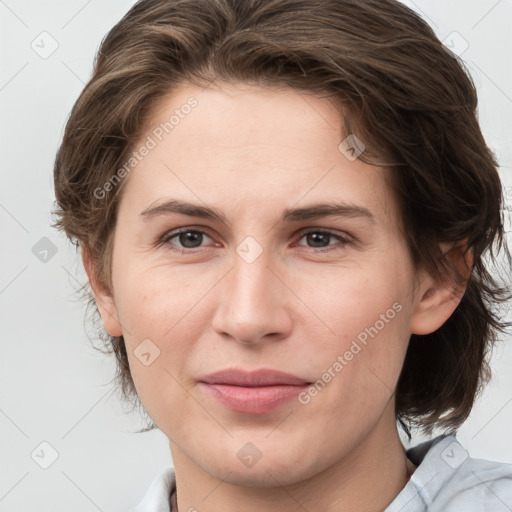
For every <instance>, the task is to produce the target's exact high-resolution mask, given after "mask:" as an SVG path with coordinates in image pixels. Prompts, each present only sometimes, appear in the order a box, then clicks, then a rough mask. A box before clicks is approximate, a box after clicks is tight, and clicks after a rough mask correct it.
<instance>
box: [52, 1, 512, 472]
mask: <svg viewBox="0 0 512 512" xmlns="http://www.w3.org/2000/svg"><path fill="white" fill-rule="evenodd" d="M304 34H307V37H304ZM425 69H429V70H430V72H429V73H428V74H425ZM476 109H477V96H476V92H475V88H474V86H473V84H472V82H471V79H470V77H469V76H468V74H467V73H466V71H465V69H464V66H463V64H462V63H461V62H460V60H458V59H457V58H456V57H455V56H454V55H453V54H451V53H449V52H448V50H446V49H445V48H444V47H443V45H442V44H441V43H440V41H439V40H438V39H437V37H436V36H435V34H434V33H433V31H432V30H431V29H430V28H429V27H428V25H427V24H426V23H425V22H424V21H423V20H421V18H419V17H418V16H417V15H416V14H415V13H414V12H413V11H411V10H410V9H408V8H407V7H405V6H404V5H402V4H400V3H398V2H395V1H390V0H386V1H381V0H379V1H377V0H367V1H364V2H361V1H355V0H353V1H352V0H348V1H343V2H341V1H326V0H324V1H318V0H305V1H296V0H290V1H287V0H286V1H283V0H276V1H270V2H269V1H265V2H263V1H248V2H240V1H236V0H208V1H197V0H194V1H190V0H183V1H178V0H177V1H173V2H168V1H162V0H161V1H155V0H153V1H141V2H138V3H136V4H135V5H134V6H133V7H132V8H131V10H130V11H129V12H128V13H127V14H126V16H125V17H124V18H123V19H122V20H121V21H120V22H119V23H118V24H117V25H116V26H115V27H114V28H113V29H112V30H111V31H110V32H109V34H108V35H107V36H106V38H105V39H104V40H103V42H102V44H101V47H100V50H99V52H98V54H97V58H96V61H95V67H94V72H93V76H92V78H91V80H90V81H89V83H88V84H87V85H86V87H85V88H84V90H83V92H82V94H81V95H80V97H79V99H78V100H77V102H76V104H75V106H74V108H73V111H72V113H71V116H70V118H69V120H68V123H67V126H66V130H65V134H64V137H63V141H62V145H61V147H60V149H59V152H58V155H57V158H56V162H55V191H56V198H57V208H56V214H57V215H58V220H57V221H56V226H57V227H59V228H60V229H63V230H64V231H65V232H66V234H67V235H68V236H69V238H70V239H71V240H72V241H73V242H75V243H76V244H77V246H79V247H80V249H81V254H82V257H83V261H84V265H85V268H86V270H87V273H88V276H89V281H90V285H91V288H90V291H91V292H92V294H91V295H90V298H91V305H92V306H93V308H94V311H95V312H96V313H97V314H99V315H100V317H101V320H102V324H103V326H102V329H104V333H106V342H107V346H108V347H109V349H110V350H112V351H113V352H114V354H115V357H116V360H117V364H118V372H117V379H118V382H119V385H120V389H122V391H123V393H124V396H125V398H126V399H133V400H134V401H135V403H139V401H140V402H141V403H142V405H143V406H144V408H145V410H146V411H147V412H148V414H149V416H150V418H151V419H152V421H153V423H152V425H151V427H154V426H155V425H156V426H158V427H159V428H160V429H161V430H162V431H163V432H164V433H165V434H166V435H167V436H168V437H169V439H171V440H174V441H175V442H176V444H177V445H179V446H181V448H182V449H183V450H184V451H185V452H187V453H188V454H189V456H190V457H191V458H192V459H197V460H199V459H201V460H202V462H201V463H202V464H204V466H205V467H209V468H210V469H211V471H212V472H215V471H216V468H217V470H219V471H220V469H219V463H220V461H221V460H222V459H223V456H222V454H223V453H225V452H226V450H232V451H233V453H236V450H237V448H236V447H240V445H241V444H240V441H241V440H246V441H249V440H253V441H254V442H255V444H256V445H257V446H258V448H259V449H260V451H261V452H263V453H264V454H267V455H266V456H267V460H268V461H269V463H271V464H272V465H273V467H275V466H276V465H280V464H281V465H284V464H285V461H286V464H287V465H288V464H292V465H293V462H295V460H294V458H293V457H296V455H293V454H296V450H297V447H298V446H302V447H304V446H307V447H308V448H307V449H305V455H304V452H303V453H302V455H301V457H302V460H303V461H305V462H306V464H305V465H306V466H308V467H309V468H313V467H315V468H316V469H317V470H321V469H322V467H326V466H327V465H328V464H330V463H332V462H333V461H334V460H336V458H339V457H341V456H343V454H345V453H348V452H349V450H350V447H352V446H354V445H355V444H357V443H358V441H359V440H360V439H361V437H362V436H364V435H365V434H367V433H368V432H370V431H371V429H372V428H374V427H375V426H376V425H377V424H378V423H379V422H380V421H381V418H383V417H385V418H387V419H388V422H389V421H391V422H396V421H398V422H399V423H400V424H401V425H402V427H403V428H404V429H405V430H406V431H407V432H409V429H410V427H411V426H413V427H419V428H420V429H422V430H423V431H424V432H427V433H428V432H431V431H432V429H434V428H436V427H438V428H441V429H444V430H455V429H457V428H458V426H459V425H460V424H461V423H462V422H463V421H464V420H465V419H466V418H467V416H468V415H469V413H470V411H471V408H472V405H473V403H474V400H475V397H476V396H477V394H478V392H479V390H480V389H481V387H482V385H483V384H484V383H485V382H486V380H487V379H488V378H489V370H488V365H487V357H488V353H489V350H490V348H491V347H492V344H493V342H494V341H495V340H496V337H497V333H498V332H499V331H500V330H502V329H503V327H504V323H503V322H502V321H501V320H500V319H499V318H498V317H497V316H496V314H495V312H494V310H493V305H494V304H497V303H499V302H500V301H503V300H505V299H507V295H506V291H505V289H504V288H502V287H500V285H499V283H497V282H496V281H495V280H494V278H493V277H492V275H491V274H490V272H489V265H490V264H491V263H492V261H494V257H495V256H496V253H497V251H499V250H500V249H503V251H504V253H505V254H506V255H507V256H508V250H507V248H506V245H505V241H504V239H503V219H502V213H501V212H502V210H501V205H502V187H501V183H500V179H499V175H498V172H497V162H496V161H495V159H494V157H493V155H492V153H491V151H490V150H489V148H488V147H487V145H486V143H485V141H484V139H483V136H482V133H481V130H480V127H479V125H478V120H477V117H476ZM181 203H188V205H185V206H184V205H183V204H181ZM334 204H337V205H338V206H339V205H340V204H341V205H342V207H341V208H338V210H337V214H336V215H326V212H325V211H324V212H323V214H322V216H320V215H319V214H318V211H317V212H314V211H313V209H314V208H313V206H315V207H316V209H317V210H318V209H319V207H318V205H323V210H325V209H326V208H325V206H326V205H328V206H329V207H332V205H334ZM163 205H165V206H163ZM185 228H186V229H185ZM180 232H184V233H181V234H180ZM326 232H327V233H326ZM187 233H188V235H192V236H185V235H187ZM315 235H316V236H315ZM508 257H509V256H508ZM87 290H89V289H87ZM100 335H101V333H100ZM142 354H145V355H144V356H142ZM340 357H341V359H340ZM227 367H240V368H243V369H251V368H262V367H265V368H275V369H279V370H282V371H286V372H288V373H293V374H295V375H297V376H299V377H301V378H303V379H304V380H307V381H308V382H310V383H311V385H310V387H309V388H308V389H307V390H306V391H305V392H304V393H303V394H302V395H301V396H299V398H298V400H295V401H293V402H290V403H288V404H287V405H286V406H285V407H283V408H280V409H279V410H276V411H274V412H272V413H271V414H269V415H265V414H264V415H257V416H254V415H239V414H236V413H233V412H232V411H228V410H226V409H225V408H223V407H222V406H220V405H218V404H213V403H212V402H211V401H209V399H208V398H207V397H205V396H204V394H203V393H202V390H201V388H200V384H199V380H200V379H201V377H203V376H204V375H205V374H207V373H210V372H213V371H216V370H220V369H224V368H227ZM288 414H289V415H290V417H289V419H287V421H284V418H286V417H287V415H288ZM279 421H282V424H280V426H279V428H278V429H276V431H274V432H273V433H272V435H271V436H267V434H268V432H269V430H270V429H271V428H272V427H273V426H275V425H276V424H277V423H279ZM305 425H307V428H305V427H304V426H305ZM151 427H150V428H151ZM191 438H194V440H192V439H191ZM198 439H199V440H200V441H199V442H197V440H198ZM325 439H328V440H329V442H327V443H326V442H325ZM242 444H243V443H242ZM303 464H304V462H303ZM295 471H301V469H300V468H299V469H296V470H295Z"/></svg>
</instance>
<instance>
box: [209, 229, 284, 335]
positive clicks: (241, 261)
mask: <svg viewBox="0 0 512 512" xmlns="http://www.w3.org/2000/svg"><path fill="white" fill-rule="evenodd" d="M271 256H272V254H271V251H270V250H268V249H266V248H264V247H263V244H260V243H259V242H257V241H256V240H255V239H253V238H251V237H247V238H246V239H244V240H243V241H242V242H241V243H240V244H239V245H238V246H237V247H236V253H235V254H234V255H233V266H232V270H231V272H229V274H228V275H227V276H226V281H225V282H224V284H223V290H222V291H223V293H222V294H221V299H220V304H219V305H218V310H217V313H216V315H215V320H214V327H215V328H216V330H217V331H218V332H223V333H227V334H230V335H231V336H232V337H234V338H236V339H237V340H239V341H243V342H245V343H254V342H257V341H258V340H260V339H261V338H262V337H263V336H265V335H266V334H277V333H283V332H284V331H286V330H288V329H289V328H290V319H289V317H288V315H287V314H286V308H285V307H284V301H283V293H282V290H279V289H278V288H279V284H278V282H277V281H278V280H277V279H276V277H275V276H274V274H273V272H272V271H271V270H270V268H269V267H272V266H273V262H272V257H271Z"/></svg>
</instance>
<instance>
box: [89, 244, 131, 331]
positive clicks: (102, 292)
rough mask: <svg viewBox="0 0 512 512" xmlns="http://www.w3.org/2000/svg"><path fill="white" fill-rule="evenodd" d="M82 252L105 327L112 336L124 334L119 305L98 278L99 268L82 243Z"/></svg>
mask: <svg viewBox="0 0 512 512" xmlns="http://www.w3.org/2000/svg"><path fill="white" fill-rule="evenodd" d="M80 249H81V252H82V261H83V264H84V268H85V272H86V273H87V277H88V278H89V283H90V284H91V288H92V291H93V294H94V298H95V299H96V305H97V306H98V310H99V312H100V315H101V320H102V322H103V327H104V328H105V331H107V333H108V334H109V335H110V336H122V334H123V330H122V328H121V324H120V323H119V317H118V313H117V307H116V305H115V302H114V298H113V296H112V295H111V294H110V292H109V291H108V290H107V289H106V288H105V286H104V285H102V284H101V283H100V282H99V280H98V278H97V269H96V267H95V265H94V262H93V259H92V257H91V255H90V253H89V251H88V250H87V249H86V248H85V247H84V246H82V245H80Z"/></svg>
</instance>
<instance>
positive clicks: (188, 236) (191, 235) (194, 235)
mask: <svg viewBox="0 0 512 512" xmlns="http://www.w3.org/2000/svg"><path fill="white" fill-rule="evenodd" d="M200 236H201V233H198V232H197V231H186V232H185V233H181V234H180V243H181V244H182V245H183V247H188V248H193V247H198V246H200V245H201V240H200V238H199V237H200ZM194 239H195V240H194ZM198 239H199V243H198V244H197V245H193V244H194V241H196V242H197V241H198ZM188 242H192V245H189V244H188Z"/></svg>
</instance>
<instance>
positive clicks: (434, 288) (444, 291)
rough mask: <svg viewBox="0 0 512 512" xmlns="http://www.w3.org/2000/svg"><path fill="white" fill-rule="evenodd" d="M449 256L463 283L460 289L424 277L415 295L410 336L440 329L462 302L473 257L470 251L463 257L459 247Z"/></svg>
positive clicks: (428, 276)
mask: <svg viewBox="0 0 512 512" xmlns="http://www.w3.org/2000/svg"><path fill="white" fill-rule="evenodd" d="M440 247H441V249H442V251H443V253H446V252H447V251H448V250H449V249H451V246H449V245H447V244H440ZM448 257H449V258H450V260H451V262H452V263H453V264H454V265H455V266H456V267H457V269H458V270H459V272H460V273H461V274H462V275H464V276H465V277H466V280H465V283H464V285H463V286H460V287H458V288H454V285H453V283H450V282H449V281H448V280H447V279H446V280H444V281H443V282H437V281H435V280H434V279H433V278H432V277H431V276H430V275H424V276H423V279H422V281H421V284H420V286H419V288H418V290H417V292H416V293H417V299H416V300H415V304H414V311H413V315H412V317H411V325H410V329H411V333H412V334H421V335H423V334H430V333H432V332H434V331H436V330H437V329H439V328H440V327H441V326H442V325H443V324H444V323H445V322H446V321H447V320H448V318H450V316H451V315H452V313H453V312H454V311H455V309H456V308H457V306H458V305H459V303H460V301H461V300H462V297H463V295H464V293H465V291H466V284H467V281H468V279H469V276H470V275H471V268H472V265H473V257H472V254H471V253H470V252H469V251H468V252H467V253H466V255H465V256H464V255H463V251H462V249H460V248H459V249H454V250H453V251H452V253H451V254H449V255H448Z"/></svg>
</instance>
